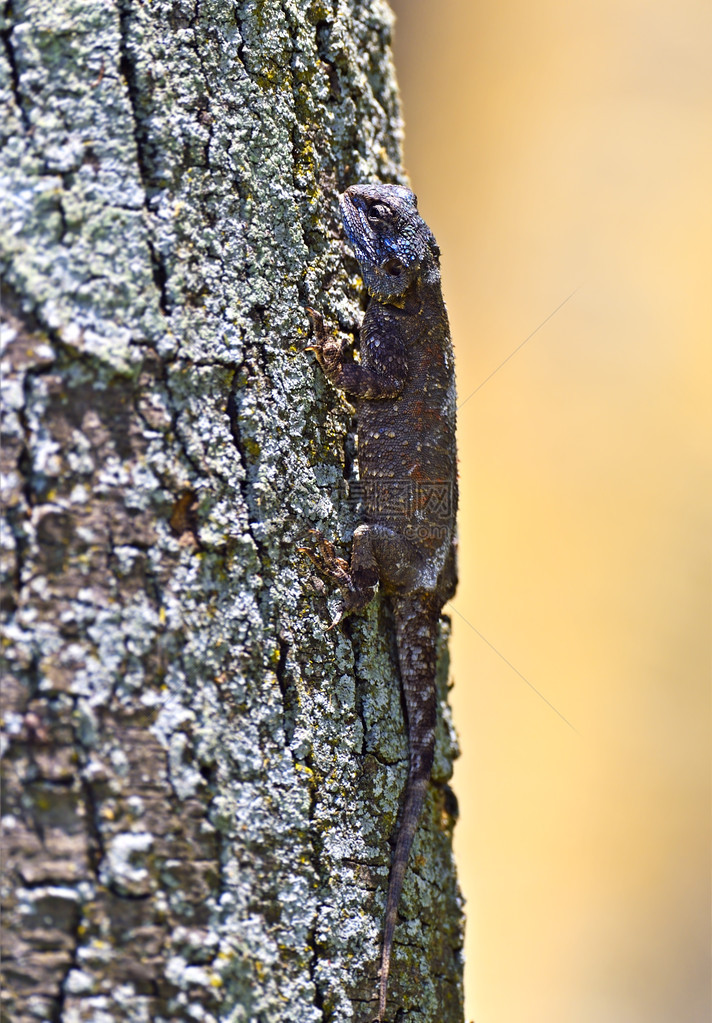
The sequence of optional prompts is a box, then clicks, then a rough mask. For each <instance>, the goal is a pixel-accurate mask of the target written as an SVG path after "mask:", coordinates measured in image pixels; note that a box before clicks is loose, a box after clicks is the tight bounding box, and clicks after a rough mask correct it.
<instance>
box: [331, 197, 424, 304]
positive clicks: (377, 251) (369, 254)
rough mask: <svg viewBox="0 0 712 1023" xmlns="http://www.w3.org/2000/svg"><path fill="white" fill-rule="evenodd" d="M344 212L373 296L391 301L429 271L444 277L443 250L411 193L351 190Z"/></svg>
mask: <svg viewBox="0 0 712 1023" xmlns="http://www.w3.org/2000/svg"><path fill="white" fill-rule="evenodd" d="M339 207H340V209H341V217H342V220H343V222H344V229H345V231H346V235H347V237H348V239H349V241H350V242H351V244H352V246H353V248H354V252H355V253H356V258H357V259H358V261H359V263H360V264H361V271H362V273H363V279H364V283H365V285H366V287H367V288H368V291H369V294H371V295H374V296H375V297H376V298H380V299H381V300H382V301H386V302H387V301H389V299H390V300H392V299H394V298H397V297H399V296H401V295H403V294H404V293H405V292H406V291H407V290H408V287H409V286H410V284H411V283H412V282H413V280H415V279H416V278H417V277H423V278H427V275H428V271H429V270H434V271H435V273H436V274H437V273H438V272H439V271H438V258H439V256H440V250H439V249H438V246H437V243H436V241H435V238H434V237H433V234H432V232H431V230H430V228H429V227H428V226H427V224H426V223H425V221H424V220H423V218H422V217H421V216H420V214H419V213H418V206H417V199H416V198H415V196H414V195H413V193H412V192H411V190H410V189H409V188H404V187H403V186H402V185H381V184H375V185H351V187H350V188H347V189H346V191H345V192H344V194H343V195H342V196H341V199H340V200H339Z"/></svg>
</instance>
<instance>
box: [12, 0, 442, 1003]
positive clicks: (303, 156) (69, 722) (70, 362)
mask: <svg viewBox="0 0 712 1023" xmlns="http://www.w3.org/2000/svg"><path fill="white" fill-rule="evenodd" d="M1 17H2V23H1V24H0V33H2V41H3V44H4V45H3V47H0V102H2V106H3V111H4V117H3V119H2V123H1V124H0V136H1V138H2V142H3V148H2V150H1V151H0V165H1V171H0V181H1V182H2V184H1V185H0V222H1V223H2V225H3V230H2V232H1V234H0V274H1V287H2V290H1V292H0V301H1V304H2V325H1V327H0V330H1V332H2V344H3V355H2V358H3V364H2V384H3V402H4V408H3V412H4V415H3V438H2V446H1V448H0V458H1V460H2V461H1V464H0V469H1V471H2V477H1V485H2V499H3V508H4V511H5V525H4V528H3V530H2V534H1V542H0V570H1V571H2V575H3V596H2V605H1V606H2V611H3V614H4V616H5V621H4V630H3V647H2V652H3V658H4V677H3V685H2V713H3V727H4V731H5V736H4V741H5V757H6V764H5V767H6V770H5V777H6V781H7V795H6V798H5V801H4V806H3V813H4V814H5V832H6V841H5V848H6V860H5V865H6V870H5V875H4V878H3V888H2V897H3V900H4V906H5V913H4V924H5V929H6V933H7V935H8V938H7V947H6V950H5V955H4V960H5V963H6V964H8V965H7V966H6V969H7V973H6V982H5V985H4V995H3V997H4V998H5V1004H4V1006H3V1011H4V1013H5V1015H7V1017H8V1018H12V1019H13V1020H17V1021H18V1023H25V1021H28V1023H29V1020H36V1019H37V1018H52V1019H57V1020H64V1021H72V1023H74V1021H84V1020H87V1021H88V1020H93V1019H97V1018H102V1019H105V1020H117V1021H118V1020H121V1021H124V1020H142V1021H143V1020H161V1019H163V1020H168V1019H170V1020H183V1019H185V1020H194V1019H196V1018H197V1019H202V1020H204V1021H206V1023H209V1021H212V1020H215V1021H228V1020H229V1021H242V1020H244V1021H246V1023H247V1021H256V1020H257V1019H260V1020H262V1021H264V1023H270V1021H274V1023H277V1021H279V1023H290V1021H294V1023H309V1021H314V1023H318V1021H323V1020H326V1019H331V1020H334V1021H335V1020H354V1021H357V1023H358V1021H363V1020H367V1019H370V1017H371V1016H372V1015H373V995H374V987H375V978H376V971H377V958H378V943H379V940H380V919H381V912H382V905H383V898H384V893H385V880H386V877H387V872H388V863H389V857H390V851H389V845H388V841H387V837H388V834H389V833H390V831H391V828H392V826H393V823H394V821H395V819H396V816H397V812H398V800H399V796H400V791H401V784H402V780H403V777H404V772H405V756H406V747H405V741H404V732H403V726H402V716H401V712H400V696H399V692H398V681H397V676H396V674H395V668H394V659H393V651H392V649H391V645H390V642H389V640H388V639H387V620H386V618H387V616H386V618H384V612H383V610H382V609H379V607H377V606H374V607H373V608H372V609H370V610H369V612H368V614H367V615H365V616H364V617H363V618H362V619H361V620H359V621H354V622H353V623H352V624H350V625H349V627H348V628H347V629H345V630H334V631H332V632H326V631H325V626H326V625H327V624H328V622H329V610H328V601H329V599H330V597H331V594H330V593H329V592H327V591H325V590H324V588H323V585H320V582H319V580H317V579H315V578H314V577H313V575H312V573H311V572H310V570H309V569H308V567H307V565H306V564H305V562H304V559H303V558H302V556H300V555H299V554H298V552H297V550H296V548H297V547H298V546H299V544H300V542H301V541H302V540H303V539H304V537H305V535H306V534H307V531H308V529H309V528H310V527H313V526H317V527H318V528H321V529H323V530H324V531H325V532H328V533H329V534H330V535H332V536H334V538H335V539H336V540H337V541H339V540H340V541H347V540H348V538H349V536H350V534H351V532H352V531H353V528H354V525H355V522H356V518H355V509H354V507H353V504H352V503H351V502H350V501H349V500H348V482H347V481H348V478H349V477H351V476H352V475H353V471H354V470H353V468H352V462H353V450H352V448H353V444H352V441H351V440H350V439H349V430H350V423H351V409H350V408H349V406H348V405H347V404H346V403H345V402H342V403H341V404H339V403H338V401H335V398H334V394H333V393H332V392H329V391H328V387H329V385H328V384H325V383H324V382H323V380H322V379H321V378H320V377H319V376H318V374H317V373H316V372H315V370H314V365H313V360H312V357H311V356H310V355H308V354H304V353H303V352H302V351H301V349H302V347H303V345H304V343H305V341H306V338H307V336H308V324H307V318H306V316H305V314H304V307H305V305H306V304H312V305H314V306H318V307H319V308H321V309H323V310H324V312H325V313H326V314H327V316H328V317H329V318H331V319H332V322H336V321H338V323H339V325H340V328H341V329H342V330H343V331H346V332H348V331H350V330H352V329H353V328H354V327H355V325H356V323H357V322H358V319H359V311H358V300H359V295H360V283H359V281H358V279H357V278H356V277H355V276H353V275H350V273H349V270H348V269H347V265H348V264H347V263H345V261H344V252H343V249H342V245H341V241H340V233H339V228H338V222H337V212H336V201H335V199H336V193H337V192H338V191H340V190H342V189H343V188H344V187H346V186H347V185H348V184H350V183H351V182H353V181H355V180H356V179H357V178H364V177H365V178H373V177H378V178H381V179H384V180H403V173H402V168H401V163H400V132H401V128H400V120H399V113H398V99H397V92H396V87H395V81H394V77H393V73H392V67H391V64H390V55H389V49H388V44H389V38H390V31H391V22H392V17H391V14H390V12H389V10H388V8H387V6H386V5H385V4H384V3H381V2H380V0H367V2H356V0H336V2H334V3H332V2H329V3H324V2H322V0H311V2H307V0H282V2H280V3H258V2H254V0H251V2H248V0H245V2H238V3H235V4H225V3H223V2H222V0H203V2H201V3H200V4H194V3H192V2H190V3H189V2H187V0H170V2H169V0H153V2H152V3H150V4H143V3H138V2H133V0H116V2H115V3H96V2H95V0H57V2H56V3H52V4H46V3H40V2H39V0H13V2H12V3H11V4H7V5H5V7H4V10H3V13H2V15H1ZM333 406H335V408H334V407H333ZM444 687H445V682H444V681H443V694H444ZM451 753H452V736H451V735H450V733H449V732H448V731H447V730H446V729H444V730H443V731H442V734H441V737H440V739H439V752H438V758H439V759H438V764H439V765H440V766H439V767H438V768H437V780H438V785H436V786H434V787H433V792H432V796H431V800H430V802H429V806H428V811H427V813H426V818H427V820H426V821H425V826H424V827H423V829H422V830H421V836H420V838H419V843H420V844H419V845H418V846H417V849H416V854H417V857H416V868H415V873H414V874H413V876H412V877H411V878H410V880H409V882H408V883H407V885H406V895H407V898H408V899H410V901H409V902H404V905H405V906H407V912H408V913H409V918H408V919H409V922H412V923H413V926H414V927H416V925H417V928H419V929H416V930H414V931H413V933H412V934H411V933H410V931H408V932H407V934H408V936H407V941H408V942H412V943H413V945H412V950H411V951H408V953H407V954H408V955H409V956H411V952H412V956H411V958H412V961H413V962H420V961H421V960H423V961H426V960H427V961H434V958H435V956H436V954H437V955H441V957H442V958H443V961H442V962H439V963H436V965H435V968H434V969H435V974H433V976H436V979H435V980H433V979H432V977H431V980H430V981H429V982H428V983H426V982H425V981H424V986H423V990H424V991H425V992H426V994H425V995H424V997H423V999H422V1000H421V1004H420V1007H419V1008H416V1007H415V1003H414V1001H413V997H412V996H411V998H410V1001H408V997H407V995H408V977H409V976H410V974H409V973H408V972H406V973H404V974H403V979H402V984H401V987H400V989H399V988H398V987H397V986H394V988H393V990H394V992H396V993H398V992H399V991H400V993H401V994H402V995H403V1004H404V1005H405V1006H406V1009H407V1012H406V1017H405V1018H407V1019H409V1020H412V1021H416V1020H417V1021H419V1023H424V1021H426V1020H438V1021H441V1020H450V1019H451V1020H457V1019H458V1018H459V1017H458V1015H457V1008H456V1006H457V1005H459V1004H460V1003H459V1001H458V999H459V998H460V994H459V981H458V968H457V962H456V959H457V956H458V955H459V951H458V950H459V944H458V943H459V940H460V938H459V917H458V910H457V893H456V889H455V886H454V878H453V872H452V864H451V859H450V845H449V832H448V828H449V827H450V825H449V824H448V823H447V820H448V818H447V814H446V813H445V811H444V810H443V798H442V793H441V786H440V783H441V782H442V781H444V780H445V779H446V778H447V777H448V776H449V760H450V757H451ZM443 822H445V823H443ZM419 885H422V886H424V887H423V890H422V891H421V888H420V887H418V886H419ZM28 892H29V893H30V895H27V894H26V893H28ZM23 893H25V894H23ZM41 893H44V894H41ZM421 897H422V901H423V905H424V906H426V907H427V914H426V916H424V917H423V918H422V920H421V919H420V917H419V914H418V912H417V909H414V908H413V907H414V901H413V900H414V899H416V898H421ZM28 899H29V900H30V901H28ZM32 900H34V901H32ZM31 902H32V906H34V908H32V906H31V905H30V903H31ZM38 907H39V909H38ZM39 910H41V913H40V912H39ZM438 914H440V917H443V916H445V917H447V919H448V920H449V923H448V931H447V939H446V941H444V942H443V939H442V935H440V934H439V933H438V931H437V926H438V925H437V917H438ZM405 934H406V931H405V930H404V935H405ZM404 949H405V946H404ZM423 949H425V950H426V952H425V957H424V954H423V951H422V950H423ZM438 949H440V950H441V951H440V952H437V953H436V950H438ZM398 954H399V955H400V954H401V953H400V952H399V953H398ZM403 954H405V951H404V953H403ZM448 956H449V957H450V959H449V960H447V957H448ZM446 960H447V961H446ZM409 961H410V960H409ZM408 969H409V970H410V966H409V967H408ZM394 977H395V974H394ZM433 985H435V987H433ZM436 989H437V990H436ZM37 992H43V994H41V995H38V994H37ZM448 998H449V999H450V1002H451V1003H452V1005H454V1006H455V1008H454V1009H450V1010H448V1012H449V1014H448V1013H446V1012H444V1011H441V1006H446V1007H447V1005H448V1004H450V1003H448V1000H447V999H448ZM411 1004H412V1005H413V1007H412V1008H410V1006H411Z"/></svg>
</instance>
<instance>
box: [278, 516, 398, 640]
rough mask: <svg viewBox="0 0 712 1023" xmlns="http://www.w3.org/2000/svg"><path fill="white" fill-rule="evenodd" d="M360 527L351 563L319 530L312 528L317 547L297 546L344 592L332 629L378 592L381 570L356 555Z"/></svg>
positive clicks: (355, 539) (320, 571)
mask: <svg viewBox="0 0 712 1023" xmlns="http://www.w3.org/2000/svg"><path fill="white" fill-rule="evenodd" d="M360 528H362V527H359V529H360ZM359 529H357V530H356V533H355V534H354V554H353V556H352V559H351V565H349V563H348V562H347V561H345V560H344V559H343V558H340V557H338V555H337V553H336V550H335V549H334V545H333V544H332V543H330V541H329V540H327V539H326V537H325V536H324V535H323V533H320V532H319V531H318V530H317V529H312V530H310V531H309V532H310V536H311V537H312V538H313V540H314V542H315V547H299V548H298V550H299V551H301V552H302V554H306V555H307V557H308V558H309V559H310V560H311V562H312V563H313V564H314V566H315V567H316V569H317V571H318V572H319V573H320V574H321V575H323V576H325V577H326V578H327V579H331V580H332V581H333V582H335V583H336V585H337V586H338V587H339V589H340V591H341V607H340V608H339V610H338V613H337V615H336V617H335V619H334V620H333V621H332V623H331V625H330V626H329V628H332V629H333V627H334V626H335V625H338V623H339V622H340V621H342V619H344V618H345V617H346V616H347V615H350V614H354V613H357V612H359V611H363V609H364V608H365V607H366V606H367V605H368V604H370V602H371V601H372V600H373V597H374V595H375V593H376V587H377V585H378V569H377V568H376V566H375V562H374V563H373V565H370V564H368V563H365V564H364V563H362V560H360V559H359V558H358V556H357V553H358V543H357V535H358V533H359Z"/></svg>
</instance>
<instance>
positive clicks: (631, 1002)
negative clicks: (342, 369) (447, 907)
mask: <svg viewBox="0 0 712 1023" xmlns="http://www.w3.org/2000/svg"><path fill="white" fill-rule="evenodd" d="M392 6H393V7H394V9H395V11H396V14H397V23H396V34H395V56H396V68H397V73H398V78H399V82H400V86H401V90H402V96H403V105H404V115H405V121H406V147H405V151H406V164H407V167H408V170H409V173H410V175H411V181H412V184H413V187H414V189H415V191H416V192H417V194H418V196H419V202H420V209H421V211H422V213H423V215H424V217H425V219H426V220H427V222H428V223H429V224H430V226H431V227H432V228H433V231H434V233H435V235H436V237H437V239H438V242H439V243H440V246H441V249H442V253H443V275H444V286H445V297H446V301H447V303H448V308H449V311H450V317H451V323H452V328H453V335H454V339H455V345H456V353H457V358H458V389H459V401H460V412H459V444H460V477H461V495H462V496H461V511H460V534H461V551H460V572H461V581H460V587H459V590H458V593H457V595H456V597H455V599H454V601H453V607H452V608H451V609H450V614H451V615H452V617H453V620H454V629H455V637H454V644H453V651H454V665H453V677H454V680H455V689H454V692H453V698H452V699H453V704H454V708H455V714H456V723H457V727H458V730H459V734H460V737H461V744H462V750H463V752H462V757H461V759H460V760H459V762H458V765H457V770H456V775H455V783H454V784H455V789H456V792H457V795H458V798H459V801H460V813H461V816H460V822H459V825H458V828H457V830H456V852H457V857H458V863H459V871H460V878H461V884H462V887H463V890H464V893H465V895H466V898H467V916H468V930H467V949H466V951H467V970H466V999H467V1010H466V1011H467V1016H466V1019H467V1020H468V1021H470V1020H474V1021H476V1023H515V1021H516V1023H572V1021H575V1023H638V1021H640V1023H670V1021H673V1020H674V1021H676V1023H677V1021H684V1023H709V1020H710V1019H711V1018H712V1007H711V1000H710V681H711V656H710V648H711V643H710V611H711V574H710V511H711V510H712V509H711V505H712V501H711V500H710V496H711V495H710V476H711V473H710V469H711V468H712V466H711V465H710V436H711V433H712V430H711V427H712V416H711V415H710V408H711V406H712V401H711V396H710V395H711V392H710V383H711V382H712V372H711V371H712V56H711V54H712V4H710V3H709V2H708V0H704V2H701V0H700V2H698V0H615V2H614V0H595V2H593V0H590V2H588V0H574V2H572V3H564V2H563V0H543V2H541V3H537V4H530V3H525V2H523V0H496V2H495V0H475V2H473V0H438V2H437V3H434V2H433V0H395V2H393V3H392ZM513 353H514V354H513ZM510 356H511V357H510Z"/></svg>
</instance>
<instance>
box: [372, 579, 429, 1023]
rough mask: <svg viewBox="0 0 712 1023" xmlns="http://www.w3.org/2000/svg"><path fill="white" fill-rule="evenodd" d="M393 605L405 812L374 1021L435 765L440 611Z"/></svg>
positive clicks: (425, 600) (422, 602)
mask: <svg viewBox="0 0 712 1023" xmlns="http://www.w3.org/2000/svg"><path fill="white" fill-rule="evenodd" d="M393 610H394V613H395V619H396V636H397V640H398V661H399V664H400V674H401V686H402V688H403V695H404V698H405V707H406V714H407V717H408V746H409V756H410V763H409V767H408V781H407V783H406V789H405V803H404V806H403V815H402V817H401V822H400V826H399V828H398V836H397V838H396V848H395V852H394V854H393V862H392V865H391V873H390V878H389V880H388V896H387V898H386V914H385V921H384V926H383V952H382V956H381V980H380V990H379V997H378V1017H377V1020H378V1023H383V1020H384V1018H385V1012H386V998H387V995H388V974H389V972H390V965H391V950H392V947H393V935H394V932H395V928H396V920H397V918H398V903H399V902H400V896H401V891H402V889H403V879H404V877H405V871H406V867H407V866H408V858H409V856H410V849H411V846H412V844H413V838H414V836H415V832H416V828H417V827H418V820H419V818H420V813H421V810H422V809H423V803H424V801H425V793H426V791H427V788H428V781H429V779H430V770H431V768H432V765H433V753H434V749H435V720H436V704H437V693H436V690H435V665H436V653H437V651H436V640H437V624H438V610H437V609H436V608H435V607H434V606H433V603H432V600H431V599H430V598H429V596H428V595H423V596H420V595H414V596H410V597H406V598H395V599H394V600H393Z"/></svg>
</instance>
